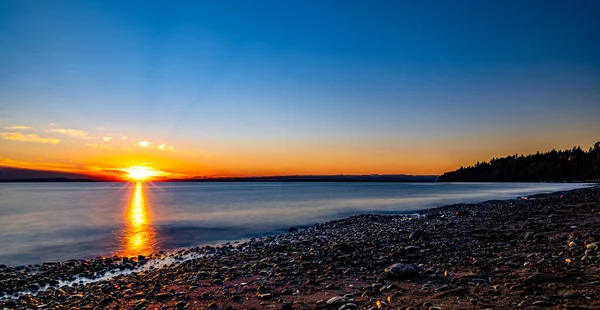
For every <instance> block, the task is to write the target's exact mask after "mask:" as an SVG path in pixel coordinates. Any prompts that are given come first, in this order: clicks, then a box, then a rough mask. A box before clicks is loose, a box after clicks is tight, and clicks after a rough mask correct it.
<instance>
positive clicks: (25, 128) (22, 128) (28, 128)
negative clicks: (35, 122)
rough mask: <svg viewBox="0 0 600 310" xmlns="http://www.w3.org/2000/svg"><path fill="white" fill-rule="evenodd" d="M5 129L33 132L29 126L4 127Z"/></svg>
mask: <svg viewBox="0 0 600 310" xmlns="http://www.w3.org/2000/svg"><path fill="white" fill-rule="evenodd" d="M4 129H6V130H33V128H31V127H29V126H18V125H17V126H8V127H4Z"/></svg>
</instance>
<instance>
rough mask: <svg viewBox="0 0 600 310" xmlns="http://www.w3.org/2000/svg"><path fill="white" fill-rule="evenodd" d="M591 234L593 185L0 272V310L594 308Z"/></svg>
mask: <svg viewBox="0 0 600 310" xmlns="http://www.w3.org/2000/svg"><path fill="white" fill-rule="evenodd" d="M599 223H600V187H598V186H595V187H589V188H584V189H575V190H572V191H567V192H557V193H552V194H540V195H533V196H529V197H522V198H520V199H511V200H502V201H486V202H482V203H476V204H457V205H449V206H443V207H439V208H434V209H429V210H424V211H420V212H418V214H416V215H413V214H411V215H368V214H366V215H357V216H352V217H348V218H344V219H341V220H335V221H330V222H326V223H321V224H316V225H313V226H308V227H290V229H289V232H288V233H284V234H279V235H276V236H269V237H262V238H256V239H251V240H249V241H243V242H242V241H240V242H234V243H227V244H223V245H221V246H216V247H215V246H203V247H194V248H187V249H182V250H177V251H172V252H158V253H154V254H152V255H148V256H139V257H117V256H115V257H106V258H97V259H86V260H70V261H65V262H60V263H44V264H41V265H30V266H23V267H10V266H4V265H0V308H9V309H11V308H15V309H32V308H38V309H99V308H102V309H163V308H171V309H186V308H187V309H208V308H211V309H252V308H255V309H315V308H318V309H370V308H384V309H387V308H389V309H431V310H435V309H486V308H489V309H515V308H518V309H538V308H555V309H598V308H600V267H599V263H600V259H599V258H598V251H599V249H600V247H599V245H600V243H599V242H600V224H599Z"/></svg>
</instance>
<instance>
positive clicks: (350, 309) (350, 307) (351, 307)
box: [339, 302, 360, 310]
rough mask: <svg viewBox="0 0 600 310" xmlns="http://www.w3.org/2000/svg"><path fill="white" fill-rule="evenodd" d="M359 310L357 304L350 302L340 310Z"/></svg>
mask: <svg viewBox="0 0 600 310" xmlns="http://www.w3.org/2000/svg"><path fill="white" fill-rule="evenodd" d="M358 309H360V308H359V307H358V306H357V305H356V304H353V303H350V302H349V303H347V304H345V305H343V306H341V307H340V309H339V310H358Z"/></svg>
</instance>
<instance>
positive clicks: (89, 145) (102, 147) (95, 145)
mask: <svg viewBox="0 0 600 310" xmlns="http://www.w3.org/2000/svg"><path fill="white" fill-rule="evenodd" d="M85 146H87V147H95V148H99V149H107V150H112V148H110V146H108V145H104V144H96V143H88V144H86V145H85Z"/></svg>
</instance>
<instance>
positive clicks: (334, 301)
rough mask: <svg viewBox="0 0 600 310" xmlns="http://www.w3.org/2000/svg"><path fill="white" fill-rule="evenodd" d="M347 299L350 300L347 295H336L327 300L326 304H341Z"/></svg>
mask: <svg viewBox="0 0 600 310" xmlns="http://www.w3.org/2000/svg"><path fill="white" fill-rule="evenodd" d="M347 301H348V298H346V297H342V296H335V297H331V298H329V300H327V302H326V304H328V305H340V304H343V303H345V302H347Z"/></svg>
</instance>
